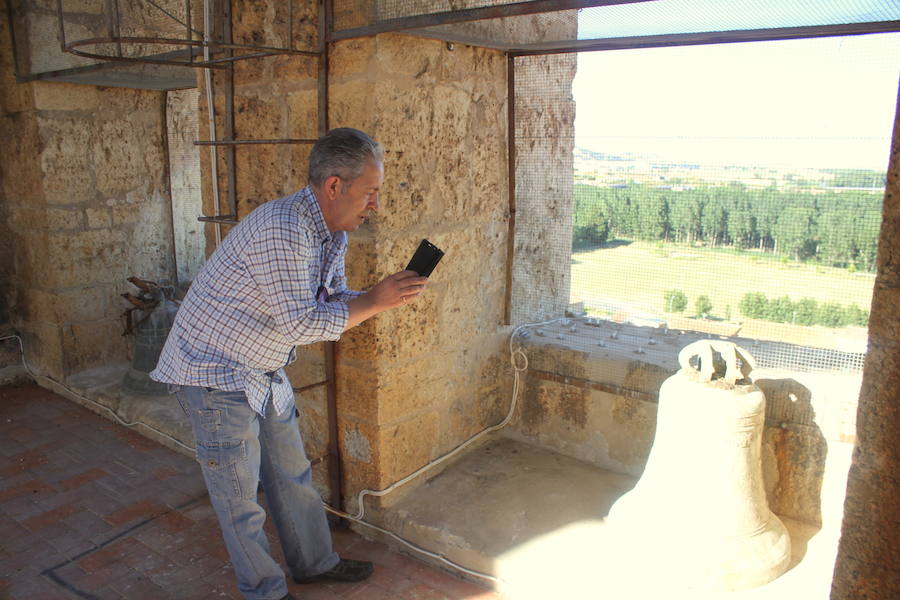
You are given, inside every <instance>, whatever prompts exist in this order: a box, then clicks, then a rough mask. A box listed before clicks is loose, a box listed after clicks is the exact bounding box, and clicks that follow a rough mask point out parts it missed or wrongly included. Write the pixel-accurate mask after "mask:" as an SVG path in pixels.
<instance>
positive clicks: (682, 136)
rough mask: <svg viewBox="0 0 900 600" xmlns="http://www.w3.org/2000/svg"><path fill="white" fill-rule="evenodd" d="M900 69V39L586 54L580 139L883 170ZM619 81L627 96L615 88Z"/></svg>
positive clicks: (664, 152) (727, 159) (597, 148)
mask: <svg viewBox="0 0 900 600" xmlns="http://www.w3.org/2000/svg"><path fill="white" fill-rule="evenodd" d="M898 65H900V34H898V33H887V34H870V35H859V36H843V37H828V38H815V39H804V40H787V41H777V42H742V43H734V44H717V45H706V46H682V47H673V48H645V49H633V50H608V51H598V52H584V53H581V54H579V55H578V69H577V71H576V76H575V79H574V81H573V85H572V92H573V96H574V100H575V102H576V112H575V114H576V116H575V140H574V141H575V145H576V146H578V147H580V148H583V149H586V150H590V151H593V152H601V153H604V154H641V155H644V156H648V157H653V158H656V159H657V160H661V161H666V162H678V163H685V162H688V163H699V164H704V165H711V166H716V165H718V166H725V165H731V166H769V167H782V168H829V169H831V168H837V169H840V168H844V169H866V170H874V171H879V172H884V171H886V170H887V166H888V161H889V158H890V142H891V135H892V132H893V125H894V123H893V121H894V116H895V112H896V104H897V92H898V83H900V69H898ZM635 74H639V76H637V77H636V76H635ZM618 82H627V84H628V86H629V87H628V89H627V90H625V91H622V92H621V93H616V92H612V93H611V92H610V91H609V88H610V84H611V83H612V84H613V85H615V84H617V83H618Z"/></svg>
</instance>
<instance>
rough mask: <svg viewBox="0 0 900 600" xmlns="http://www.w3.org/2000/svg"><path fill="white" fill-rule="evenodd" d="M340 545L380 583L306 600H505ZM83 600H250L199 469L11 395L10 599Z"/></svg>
mask: <svg viewBox="0 0 900 600" xmlns="http://www.w3.org/2000/svg"><path fill="white" fill-rule="evenodd" d="M267 532H268V534H269V537H270V545H271V547H272V549H273V552H275V553H276V554H275V556H276V558H277V559H278V560H279V561H281V563H282V564H284V559H283V556H282V555H281V554H280V547H279V546H278V543H277V538H276V537H275V534H274V532H273V531H272V529H271V527H267ZM334 545H335V549H336V550H337V551H338V552H339V553H340V554H342V555H343V556H349V557H352V558H357V559H364V560H371V561H373V562H374V563H375V573H374V575H373V576H372V577H371V578H370V579H368V580H367V581H364V582H360V583H356V584H335V583H320V584H313V585H296V584H293V583H291V585H290V591H291V593H292V594H294V596H296V597H297V598H298V599H300V600H327V599H331V600H335V599H351V598H352V599H354V600H383V599H390V600H463V599H466V600H490V599H499V598H500V596H499V595H497V594H495V593H494V592H492V591H490V590H488V589H486V588H483V587H481V586H479V585H475V584H473V583H470V582H467V581H463V580H462V579H459V578H457V577H455V576H453V575H450V574H448V573H445V572H443V571H440V570H438V569H434V568H431V567H430V566H428V565H426V564H424V563H422V562H421V561H418V560H415V559H413V558H410V557H409V556H406V555H402V554H399V553H397V552H394V551H392V550H391V549H389V548H388V547H387V546H385V545H383V544H378V543H375V542H372V541H370V540H366V539H364V538H362V537H361V536H359V535H357V534H355V533H353V532H350V531H347V530H337V531H335V532H334ZM73 598H79V599H103V600H105V599H110V600H116V599H123V598H128V599H129V600H143V599H146V600H165V599H168V598H171V599H173V600H193V599H198V600H199V599H207V598H224V599H228V598H234V599H239V598H240V594H238V592H237V589H236V586H235V583H234V575H233V572H232V570H231V566H230V565H229V563H228V556H227V553H226V551H225V547H224V544H223V543H222V539H221V535H220V534H219V529H218V525H217V523H216V520H215V515H214V514H213V510H212V507H211V506H210V503H209V498H208V497H207V495H206V489H205V487H204V485H203V481H202V478H201V475H200V469H199V466H198V465H197V464H196V463H195V462H194V461H193V460H192V459H190V458H187V457H185V456H183V455H181V454H178V453H177V452H173V451H172V450H169V449H168V448H165V447H163V446H161V445H159V444H156V443H154V442H152V441H150V440H148V439H147V438H145V437H143V436H140V435H138V434H136V433H135V432H134V431H132V430H129V429H128V428H125V427H122V426H120V425H117V424H115V423H112V422H110V421H109V420H107V419H104V418H102V417H99V416H97V415H95V414H94V413H92V412H90V411H88V410H86V409H85V408H83V407H81V406H79V405H77V404H75V403H73V402H70V401H68V400H66V399H64V398H61V397H59V396H57V395H56V394H53V393H52V392H50V391H47V390H44V389H42V388H40V387H37V386H33V385H28V386H14V387H4V388H0V599H2V600H57V599H60V600H70V599H73Z"/></svg>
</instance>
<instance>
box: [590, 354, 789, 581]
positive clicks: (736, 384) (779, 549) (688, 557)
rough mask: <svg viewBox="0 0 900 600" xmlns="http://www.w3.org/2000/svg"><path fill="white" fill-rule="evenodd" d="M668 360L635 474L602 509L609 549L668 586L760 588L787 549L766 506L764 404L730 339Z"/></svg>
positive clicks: (784, 560)
mask: <svg viewBox="0 0 900 600" xmlns="http://www.w3.org/2000/svg"><path fill="white" fill-rule="evenodd" d="M678 362H679V364H680V366H681V369H680V370H679V371H678V372H677V373H676V374H675V375H673V376H671V377H669V378H668V379H667V380H666V381H665V382H663V385H662V387H661V388H660V392H659V412H658V415H657V425H656V435H655V437H654V440H653V446H652V448H651V450H650V456H649V458H648V459H647V465H646V467H645V469H644V472H643V475H642V476H641V478H640V480H639V481H638V483H637V485H635V487H634V488H633V489H632V490H631V491H630V492H628V493H626V494H625V495H623V496H622V497H621V498H619V499H618V500H617V501H616V503H615V504H614V505H613V506H612V508H611V509H610V512H609V517H608V520H607V524H608V526H609V528H610V531H611V533H613V535H614V537H615V539H616V548H617V551H619V552H620V555H621V557H622V558H623V560H624V561H626V562H628V561H631V562H632V563H634V562H639V563H640V564H642V567H643V573H644V576H645V577H652V578H655V579H656V580H657V581H658V582H659V584H660V585H662V586H664V587H668V588H669V589H673V588H686V589H695V590H707V591H734V590H741V589H746V588H751V587H756V586H759V585H762V584H764V583H767V582H769V581H771V580H773V579H775V578H776V577H778V576H779V575H781V574H782V573H783V572H784V571H785V570H786V569H787V567H788V564H789V562H790V558H791V544H790V536H789V535H788V533H787V530H786V529H785V527H784V524H783V523H782V522H781V521H780V520H779V519H778V517H776V516H775V515H774V514H773V513H772V511H770V510H769V507H768V504H767V502H766V494H765V489H764V487H763V479H762V464H761V456H760V446H761V443H762V430H763V422H764V420H765V402H766V399H765V395H764V394H763V392H762V390H760V389H759V388H758V387H757V386H756V385H754V384H753V383H752V382H751V381H750V380H749V379H748V378H747V375H748V374H749V372H750V370H751V369H752V368H753V367H754V366H755V365H754V362H753V358H752V357H751V356H750V355H749V354H748V353H747V352H746V351H745V350H743V349H741V348H739V347H738V346H736V345H735V344H732V343H731V342H722V341H716V340H703V341H699V342H695V343H693V344H690V345H688V346H686V347H685V348H684V349H682V351H681V352H680V353H679V355H678Z"/></svg>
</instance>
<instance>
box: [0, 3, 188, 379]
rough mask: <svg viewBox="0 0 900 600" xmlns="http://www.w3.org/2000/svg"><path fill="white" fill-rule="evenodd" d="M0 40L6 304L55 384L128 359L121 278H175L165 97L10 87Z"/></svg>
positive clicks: (125, 286)
mask: <svg viewBox="0 0 900 600" xmlns="http://www.w3.org/2000/svg"><path fill="white" fill-rule="evenodd" d="M4 16H5V15H4ZM2 30H3V33H2V34H0V35H2V47H0V52H2V55H3V57H4V58H3V63H2V73H0V77H2V85H0V90H2V91H0V99H2V115H0V133H2V135H3V139H5V140H7V147H6V150H5V151H4V158H3V161H2V162H0V169H2V171H0V175H2V181H3V187H2V195H3V200H4V204H5V210H6V214H7V216H8V219H7V227H8V228H9V232H10V240H11V246H12V247H13V248H14V249H15V255H14V257H13V262H12V265H13V268H12V273H11V278H10V279H11V283H12V285H11V289H9V288H7V289H6V292H7V302H8V306H9V313H10V315H11V321H12V324H13V325H14V326H15V328H16V329H17V330H18V331H20V332H21V333H23V334H24V338H25V347H26V352H27V353H28V356H29V358H30V360H31V366H32V367H33V368H36V369H37V370H38V371H39V372H41V373H44V374H49V375H51V376H53V377H65V376H66V375H69V374H71V373H74V372H77V371H79V370H82V369H85V368H89V367H92V366H99V365H102V364H108V363H109V362H113V361H120V360H126V359H127V352H128V348H127V344H126V339H125V338H123V337H122V335H121V333H122V325H121V322H120V319H119V316H120V314H121V313H122V311H123V308H124V306H123V304H122V302H123V301H122V299H121V298H119V297H118V294H119V293H121V292H124V291H126V290H127V291H134V290H133V289H130V284H129V283H127V282H126V281H125V278H126V277H128V276H129V275H138V276H140V277H144V278H147V279H158V278H171V277H172V275H173V272H172V259H171V256H172V252H171V247H170V246H171V216H170V214H169V200H168V191H167V183H166V157H165V152H164V150H163V148H164V144H163V140H164V135H165V128H164V123H165V121H164V111H163V108H164V104H163V102H164V99H163V95H162V94H160V93H156V92H141V91H135V90H114V89H101V88H96V87H93V86H81V85H73V84H60V83H43V82H36V83H29V84H17V83H15V80H14V73H13V69H12V61H11V52H12V51H11V47H10V40H9V38H8V35H7V27H6V23H3V27H2Z"/></svg>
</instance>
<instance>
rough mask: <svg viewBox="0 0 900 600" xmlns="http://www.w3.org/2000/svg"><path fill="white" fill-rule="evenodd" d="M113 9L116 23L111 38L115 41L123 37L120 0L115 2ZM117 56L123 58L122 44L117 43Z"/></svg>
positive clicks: (114, 0)
mask: <svg viewBox="0 0 900 600" xmlns="http://www.w3.org/2000/svg"><path fill="white" fill-rule="evenodd" d="M113 8H114V11H115V23H114V24H113V29H112V31H111V32H110V33H111V36H112V37H113V38H115V39H119V38H121V37H122V35H121V34H122V21H121V19H122V16H121V15H120V14H119V0H113ZM116 56H122V43H121V42H117V43H116Z"/></svg>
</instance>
